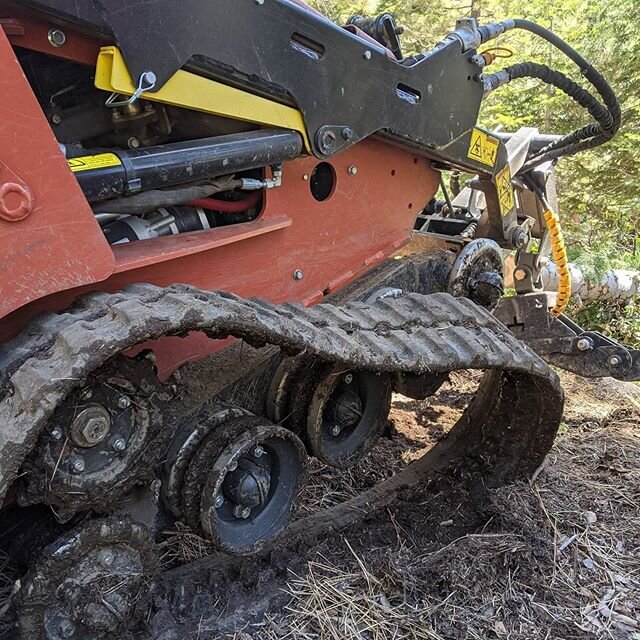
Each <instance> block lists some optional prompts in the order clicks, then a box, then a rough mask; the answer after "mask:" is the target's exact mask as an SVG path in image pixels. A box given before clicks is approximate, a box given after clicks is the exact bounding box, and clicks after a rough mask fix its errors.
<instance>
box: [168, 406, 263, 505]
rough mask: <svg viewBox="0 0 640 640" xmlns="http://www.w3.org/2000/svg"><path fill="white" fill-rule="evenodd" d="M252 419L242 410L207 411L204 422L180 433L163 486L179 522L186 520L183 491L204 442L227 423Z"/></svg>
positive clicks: (172, 449) (199, 422) (175, 442)
mask: <svg viewBox="0 0 640 640" xmlns="http://www.w3.org/2000/svg"><path fill="white" fill-rule="evenodd" d="M200 415H202V414H200ZM248 415H251V414H250V413H249V412H248V411H246V410H245V409H241V408H239V407H225V408H220V409H217V410H214V411H213V412H210V411H207V413H206V416H204V417H202V419H200V418H199V417H198V418H196V419H195V421H194V420H193V419H189V422H188V424H187V425H185V426H184V427H183V428H181V429H179V430H178V433H177V435H176V436H175V438H174V439H173V442H172V443H171V446H170V447H169V452H168V454H167V461H166V462H165V465H164V475H163V482H162V497H163V499H164V502H165V504H166V506H167V508H168V509H169V511H171V513H173V515H174V516H175V517H176V518H182V517H183V508H182V487H183V485H184V476H185V473H186V471H187V469H188V467H189V464H190V463H191V460H192V459H193V457H194V455H195V454H196V453H197V451H198V449H199V448H200V446H201V445H202V443H203V441H204V440H205V439H206V438H207V436H209V435H210V434H211V433H213V432H214V431H215V430H216V429H218V428H219V427H220V426H222V425H223V424H224V423H225V422H227V421H229V420H233V419H235V418H240V417H242V416H248ZM194 422H195V427H194Z"/></svg>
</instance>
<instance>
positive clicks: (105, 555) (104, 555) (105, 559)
mask: <svg viewBox="0 0 640 640" xmlns="http://www.w3.org/2000/svg"><path fill="white" fill-rule="evenodd" d="M115 561H116V557H115V555H114V553H113V551H110V550H109V549H105V550H104V551H101V552H100V554H99V555H98V562H99V563H100V566H102V567H104V568H105V569H106V568H107V567H110V566H111V565H112V564H113V563H114V562H115Z"/></svg>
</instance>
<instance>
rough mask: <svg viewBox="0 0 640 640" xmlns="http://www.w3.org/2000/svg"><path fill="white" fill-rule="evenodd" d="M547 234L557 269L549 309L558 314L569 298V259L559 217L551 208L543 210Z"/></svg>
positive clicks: (565, 306)
mask: <svg viewBox="0 0 640 640" xmlns="http://www.w3.org/2000/svg"><path fill="white" fill-rule="evenodd" d="M544 219H545V222H546V223H547V229H548V230H549V236H550V237H551V255H552V257H553V261H554V262H555V263H556V269H557V270H558V297H557V299H556V306H555V307H554V308H553V309H552V310H551V313H552V314H553V315H554V316H559V315H560V314H561V313H562V312H563V311H564V310H565V309H566V308H567V305H568V304H569V299H570V298H571V272H570V271H569V259H568V257H567V247H566V246H565V244H564V236H563V235H562V229H561V228H560V217H559V216H558V214H557V213H556V212H555V211H553V210H552V209H547V211H545V212H544Z"/></svg>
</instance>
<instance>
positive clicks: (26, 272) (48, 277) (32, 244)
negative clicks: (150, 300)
mask: <svg viewBox="0 0 640 640" xmlns="http://www.w3.org/2000/svg"><path fill="white" fill-rule="evenodd" d="M0 67H1V68H2V74H1V75H0V95H2V101H1V102H0V140H2V145H1V146H0V192H2V189H3V185H6V184H8V183H13V184H20V186H21V187H22V188H24V189H27V190H28V192H29V193H30V196H31V197H30V198H24V196H23V195H20V193H18V192H17V190H15V189H14V190H11V189H9V191H8V192H6V189H5V192H6V200H7V202H5V206H6V208H7V210H8V211H9V212H10V213H9V215H2V216H0V256H1V257H0V270H1V271H2V280H1V281H0V317H2V316H5V315H7V314H8V313H10V312H11V311H13V310H14V309H17V308H19V307H21V306H23V305H25V304H26V303H28V302H31V301H32V300H35V299H37V298H42V297H43V296H47V295H49V294H52V293H55V292H57V291H60V290H62V289H70V288H72V287H78V286H81V285H84V284H87V283H90V282H98V281H100V280H103V279H104V278H106V277H107V276H108V275H110V274H111V272H112V270H113V266H114V264H115V260H114V258H113V253H112V252H111V249H110V248H109V245H108V244H107V242H106V240H105V239H104V237H103V236H102V233H101V231H100V228H99V226H98V223H97V222H96V220H95V218H94V216H93V213H92V212H91V209H90V208H89V206H88V204H87V202H86V200H85V198H84V196H83V195H82V192H81V191H80V188H79V187H78V184H77V182H76V180H75V178H74V177H73V175H72V174H71V172H70V171H69V169H68V167H67V164H66V162H65V160H64V158H63V157H62V153H61V152H60V149H59V148H58V145H57V143H56V141H55V138H54V137H53V134H52V132H51V129H50V127H49V124H48V123H47V121H46V119H45V117H44V115H43V113H42V111H41V110H40V106H39V105H38V103H37V101H36V98H35V96H34V95H33V92H32V90H31V87H30V86H29V84H28V82H27V80H26V78H25V77H24V74H23V72H22V69H21V68H20V65H19V64H18V61H17V60H16V57H15V55H14V53H13V50H12V48H11V45H10V44H9V41H8V40H7V37H6V35H5V33H4V31H3V30H2V29H0ZM16 176H18V178H19V180H20V183H18V182H17V180H16ZM27 200H29V203H30V204H29V206H28V207H26V208H25V206H26V204H27ZM26 209H28V211H27V210H26ZM11 212H14V213H15V212H18V213H15V215H12V214H11Z"/></svg>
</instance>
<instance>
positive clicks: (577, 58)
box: [479, 20, 622, 173]
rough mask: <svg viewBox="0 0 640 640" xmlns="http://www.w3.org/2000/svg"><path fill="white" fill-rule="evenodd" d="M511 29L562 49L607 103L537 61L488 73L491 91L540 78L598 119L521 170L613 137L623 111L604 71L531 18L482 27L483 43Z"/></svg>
mask: <svg viewBox="0 0 640 640" xmlns="http://www.w3.org/2000/svg"><path fill="white" fill-rule="evenodd" d="M511 29H524V30H526V31H529V32H531V33H534V34H535V35H537V36H540V37H541V38H544V39H545V40H547V41H548V42H549V43H551V44H552V45H553V46H555V47H556V48H557V49H559V50H560V51H561V52H562V53H564V54H565V55H566V56H567V57H568V58H570V59H571V60H572V61H573V62H574V63H575V64H576V65H577V66H578V67H579V69H580V71H581V73H582V75H583V76H584V77H585V78H586V80H587V81H588V82H589V83H590V84H591V85H592V86H593V87H594V88H595V90H596V91H597V93H598V95H599V96H600V97H601V98H602V100H603V102H604V106H603V105H602V104H601V103H600V102H599V101H598V100H597V99H596V98H595V97H594V96H593V95H592V94H590V93H589V92H588V91H586V90H584V89H582V87H580V86H579V85H578V84H576V83H575V82H573V81H572V80H570V79H569V78H567V76H565V75H564V74H562V73H560V72H558V71H554V70H551V69H549V68H548V67H546V66H545V65H539V64H536V63H533V62H526V63H523V64H519V65H512V66H511V67H508V68H507V69H504V70H502V71H500V72H498V73H496V74H493V75H491V76H488V77H487V78H486V79H485V87H486V90H487V92H488V91H493V90H494V89H497V88H498V87H500V86H502V85H504V84H506V83H507V82H510V81H511V80H514V79H517V78H524V77H531V78H537V79H540V80H542V81H543V82H546V83H548V84H551V85H553V86H555V87H557V88H559V89H560V90H561V91H563V92H564V93H566V94H567V95H568V96H569V97H571V98H572V99H574V100H575V101H576V102H577V103H578V104H580V105H581V106H582V107H583V108H585V109H587V110H588V111H589V113H590V114H591V115H592V116H593V117H594V118H595V120H596V123H594V124H591V125H587V126H586V127H582V128H581V129H577V130H576V131H574V132H572V133H570V134H568V135H566V136H563V137H562V138H560V139H558V140H557V141H555V142H553V143H551V144H550V145H548V146H547V147H545V148H544V149H542V150H541V151H540V152H539V153H538V154H536V155H535V157H533V158H530V159H529V160H528V162H527V163H526V164H525V165H524V166H523V168H522V169H521V171H520V173H524V172H526V171H528V170H529V169H532V168H533V167H535V166H536V165H538V164H541V163H543V162H547V161H549V160H555V159H557V158H560V157H563V156H568V155H573V154H575V153H578V152H579V151H584V150H586V149H592V148H594V147H596V146H598V145H600V144H603V143H604V142H606V141H607V140H610V139H611V138H612V137H613V136H614V135H615V134H616V133H617V131H618V129H619V128H620V124H621V122H622V111H621V109H620V103H619V102H618V99H617V97H616V95H615V93H614V91H613V89H612V88H611V86H610V85H609V83H608V82H607V81H606V80H605V79H604V77H603V76H602V74H600V72H598V71H597V70H596V69H595V68H594V67H593V66H592V65H591V64H590V63H589V62H588V61H587V60H586V59H585V58H584V57H583V56H582V55H580V54H579V53H578V52H577V51H576V50H575V49H574V48H573V47H571V46H570V45H569V44H567V43H566V42H564V40H562V39H561V38H559V37H558V36H557V35H556V34H554V33H553V32H551V31H549V30H548V29H545V28H544V27H542V26H540V25H538V24H536V23H535V22H531V21H529V20H506V21H504V22H500V23H497V24H493V25H486V26H484V27H480V28H479V31H480V33H481V37H482V39H483V42H485V41H487V40H489V39H493V38H495V37H497V35H499V34H501V33H505V32H507V31H509V30H511Z"/></svg>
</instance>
